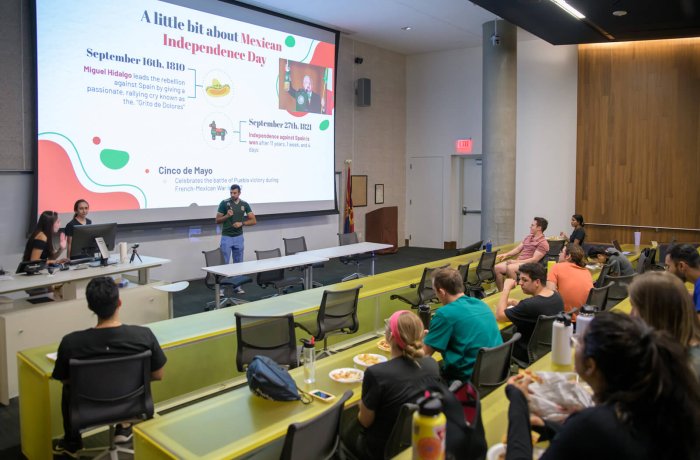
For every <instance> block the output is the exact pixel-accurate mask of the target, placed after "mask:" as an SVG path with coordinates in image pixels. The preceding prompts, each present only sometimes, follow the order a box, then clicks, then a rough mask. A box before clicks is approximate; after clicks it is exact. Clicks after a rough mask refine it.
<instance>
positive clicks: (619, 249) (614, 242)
mask: <svg viewBox="0 0 700 460" xmlns="http://www.w3.org/2000/svg"><path fill="white" fill-rule="evenodd" d="M612 245H613V246H614V247H615V249H617V251H618V252H619V253H620V254H624V255H626V256H628V255H630V254H632V253H631V252H630V251H623V250H622V246H620V243H619V242H618V241H617V240H612Z"/></svg>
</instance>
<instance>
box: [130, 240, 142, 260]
mask: <svg viewBox="0 0 700 460" xmlns="http://www.w3.org/2000/svg"><path fill="white" fill-rule="evenodd" d="M138 247H139V245H138V244H136V245H134V246H132V247H131V259H130V260H129V263H130V264H131V263H134V258H135V257H138V258H139V262H142V263H143V260H141V256H140V255H139V253H138Z"/></svg>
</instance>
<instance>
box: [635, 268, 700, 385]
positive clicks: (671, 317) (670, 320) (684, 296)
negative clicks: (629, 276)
mask: <svg viewBox="0 0 700 460" xmlns="http://www.w3.org/2000/svg"><path fill="white" fill-rule="evenodd" d="M629 296H630V303H631V304H632V315H633V316H639V317H640V318H642V319H643V320H644V322H646V323H647V324H648V325H649V326H651V327H653V328H654V329H657V330H659V331H666V332H668V333H669V334H670V335H671V336H672V337H673V338H675V339H676V340H678V341H679V342H680V344H681V345H683V346H684V347H686V349H687V351H688V355H689V357H690V363H691V365H692V366H693V369H694V370H695V373H696V374H697V375H698V377H699V378H700V321H699V320H698V317H697V315H696V314H695V307H694V306H693V301H692V300H691V299H690V295H689V294H688V291H687V290H686V288H685V285H684V284H683V283H682V282H681V280H680V279H678V278H677V277H675V276H673V275H672V274H670V273H666V272H646V273H644V274H643V275H639V276H635V279H634V281H633V282H632V284H630V286H629Z"/></svg>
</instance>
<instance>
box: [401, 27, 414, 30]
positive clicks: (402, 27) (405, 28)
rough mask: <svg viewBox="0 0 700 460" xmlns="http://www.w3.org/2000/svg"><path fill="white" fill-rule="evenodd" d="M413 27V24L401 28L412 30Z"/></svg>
mask: <svg viewBox="0 0 700 460" xmlns="http://www.w3.org/2000/svg"><path fill="white" fill-rule="evenodd" d="M411 29H413V27H411V26H406V27H402V28H401V30H411Z"/></svg>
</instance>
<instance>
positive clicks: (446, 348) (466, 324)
mask: <svg viewBox="0 0 700 460" xmlns="http://www.w3.org/2000/svg"><path fill="white" fill-rule="evenodd" d="M424 343H425V344H426V345H428V346H430V347H432V348H434V349H435V350H437V351H439V352H440V353H441V354H442V358H443V375H444V376H445V377H446V378H448V379H459V380H462V381H466V380H467V379H470V378H471V375H472V371H473V370H474V363H475V362H476V354H477V352H478V351H479V348H481V347H495V346H497V345H500V344H502V343H503V339H501V332H500V331H499V330H498V323H497V322H496V316H495V315H494V314H493V312H492V311H491V308H489V306H488V305H486V304H485V303H484V302H482V301H481V300H479V299H475V298H473V297H467V296H462V297H460V298H458V299H457V300H455V301H454V302H452V303H448V304H447V305H445V306H444V307H442V308H440V309H438V310H437V312H436V313H435V316H433V319H432V320H431V321H430V330H429V332H428V335H426V337H425V340H424Z"/></svg>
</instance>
